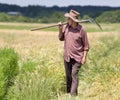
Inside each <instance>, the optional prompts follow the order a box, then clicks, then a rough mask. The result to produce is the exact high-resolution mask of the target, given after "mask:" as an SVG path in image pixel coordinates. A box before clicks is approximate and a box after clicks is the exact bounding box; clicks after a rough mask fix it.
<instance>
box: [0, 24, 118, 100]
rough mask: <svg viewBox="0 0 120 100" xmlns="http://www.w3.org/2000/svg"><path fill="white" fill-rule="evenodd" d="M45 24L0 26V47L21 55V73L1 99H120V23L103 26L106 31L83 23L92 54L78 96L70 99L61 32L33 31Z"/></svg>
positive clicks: (19, 67)
mask: <svg viewBox="0 0 120 100" xmlns="http://www.w3.org/2000/svg"><path fill="white" fill-rule="evenodd" d="M45 25H48V24H35V23H34V24H29V23H27V24H26V23H0V48H1V49H2V50H3V48H8V49H9V48H12V50H14V51H15V54H16V53H17V54H18V56H19V59H18V56H16V57H17V59H18V62H17V63H18V65H17V66H18V70H17V71H19V72H17V76H15V79H14V80H13V81H12V82H13V84H12V85H11V86H9V89H8V90H7V94H6V95H5V98H0V99H3V100H4V99H7V100H106V99H108V100H120V46H119V44H120V34H119V33H120V29H119V26H120V24H119V23H116V24H101V26H102V27H103V30H104V31H100V30H99V28H98V27H97V26H96V25H95V24H83V26H84V27H85V28H86V30H87V32H88V38H89V41H90V51H89V53H88V58H87V63H86V64H85V65H83V66H82V68H81V70H80V72H79V90H78V91H79V95H78V96H77V97H71V98H70V96H69V95H68V94H66V90H65V87H66V84H65V73H64V64H63V45H64V43H63V42H61V41H59V40H58V29H57V28H51V29H45V30H39V31H30V29H31V28H35V27H41V26H45ZM0 52H1V51H0ZM0 55H1V53H0ZM0 57H1V56H0ZM0 59H1V58H0ZM0 67H1V64H0ZM0 70H1V69H0ZM0 72H1V71H0ZM0 75H1V74H0ZM0 87H1V86H0ZM0 89H1V88H0Z"/></svg>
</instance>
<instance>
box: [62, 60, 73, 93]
mask: <svg viewBox="0 0 120 100" xmlns="http://www.w3.org/2000/svg"><path fill="white" fill-rule="evenodd" d="M64 65H65V73H66V88H67V93H70V90H71V84H72V76H71V72H72V65H71V63H70V62H66V61H64Z"/></svg>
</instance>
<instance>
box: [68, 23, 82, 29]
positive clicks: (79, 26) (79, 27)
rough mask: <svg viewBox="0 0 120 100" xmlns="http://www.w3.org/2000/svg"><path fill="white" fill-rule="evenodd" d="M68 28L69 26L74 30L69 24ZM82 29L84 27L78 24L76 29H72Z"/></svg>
mask: <svg viewBox="0 0 120 100" xmlns="http://www.w3.org/2000/svg"><path fill="white" fill-rule="evenodd" d="M68 26H69V28H72V27H71V26H70V25H69V24H68ZM81 27H82V26H81V25H79V24H78V25H77V26H76V27H75V28H72V29H75V30H76V29H77V30H80V29H81Z"/></svg>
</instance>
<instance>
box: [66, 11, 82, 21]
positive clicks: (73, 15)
mask: <svg viewBox="0 0 120 100" xmlns="http://www.w3.org/2000/svg"><path fill="white" fill-rule="evenodd" d="M79 15H80V13H78V12H77V11H75V10H70V12H69V13H65V17H69V18H71V19H72V20H73V21H75V22H79V19H78V17H79Z"/></svg>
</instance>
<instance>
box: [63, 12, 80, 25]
mask: <svg viewBox="0 0 120 100" xmlns="http://www.w3.org/2000/svg"><path fill="white" fill-rule="evenodd" d="M64 16H65V17H69V18H71V19H72V20H73V21H74V22H77V23H78V22H80V20H78V19H75V18H73V17H72V16H71V15H70V14H69V13H65V15H64Z"/></svg>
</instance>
